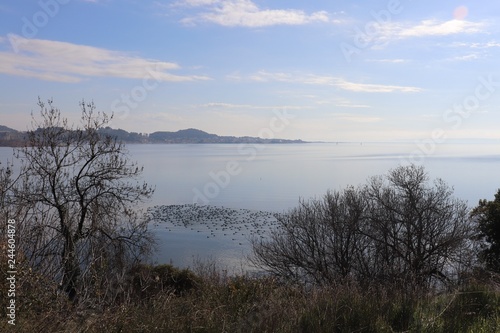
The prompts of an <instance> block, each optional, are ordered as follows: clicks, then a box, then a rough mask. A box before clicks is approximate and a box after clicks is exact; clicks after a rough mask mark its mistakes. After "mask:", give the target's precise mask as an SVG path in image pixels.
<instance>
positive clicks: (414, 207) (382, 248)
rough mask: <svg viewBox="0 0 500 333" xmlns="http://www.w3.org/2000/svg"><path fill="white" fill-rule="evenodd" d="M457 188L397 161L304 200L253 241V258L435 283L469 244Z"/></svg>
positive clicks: (305, 277)
mask: <svg viewBox="0 0 500 333" xmlns="http://www.w3.org/2000/svg"><path fill="white" fill-rule="evenodd" d="M452 192H453V191H452V189H451V188H450V187H448V186H447V185H446V184H445V183H444V182H443V181H441V180H436V181H435V182H434V184H433V186H429V185H428V176H427V174H426V173H425V170H424V168H423V167H417V166H414V165H411V166H405V167H399V168H396V169H394V170H391V171H390V172H389V173H388V175H387V176H379V177H373V178H371V179H370V180H369V181H368V183H367V185H365V186H362V187H359V188H358V189H354V188H347V189H346V190H344V191H343V192H328V193H327V194H326V195H325V196H324V197H323V199H322V200H310V201H308V202H301V204H300V206H299V207H298V208H295V209H293V210H291V211H290V212H289V213H288V214H285V215H284V216H283V217H281V218H280V219H279V228H278V229H277V230H275V231H274V232H273V233H272V234H271V236H270V238H269V239H263V240H254V242H253V250H254V257H253V260H254V262H256V263H257V264H259V265H260V266H261V267H264V268H265V269H267V270H268V271H270V272H272V273H274V274H276V275H279V276H281V277H284V278H287V279H293V280H296V281H303V282H304V281H305V282H313V283H316V284H328V283H332V282H335V281H338V280H345V279H346V278H348V279H353V280H356V281H358V282H360V283H363V284H366V283H379V284H380V283H382V284H399V285H402V283H407V284H410V285H412V286H416V287H419V288H429V287H431V286H432V285H433V283H435V282H436V281H445V280H448V279H449V278H451V277H452V272H453V271H455V272H456V268H457V265H458V266H459V265H460V264H461V263H462V260H463V259H464V258H463V257H462V256H463V254H464V253H466V252H467V250H468V248H469V245H470V237H471V235H472V234H471V231H472V229H471V223H470V220H469V218H468V208H467V205H466V204H465V202H463V201H461V200H458V199H455V198H453V197H452ZM454 265H455V266H454Z"/></svg>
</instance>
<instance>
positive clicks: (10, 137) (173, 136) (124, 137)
mask: <svg viewBox="0 0 500 333" xmlns="http://www.w3.org/2000/svg"><path fill="white" fill-rule="evenodd" d="M100 133H102V134H104V135H109V136H111V137H115V138H117V139H118V140H120V141H123V142H125V143H164V144H167V143H177V144H179V143H304V142H305V141H302V140H284V139H262V138H257V137H249V136H245V137H235V136H219V135H216V134H210V133H207V132H204V131H201V130H198V129H195V128H189V129H184V130H180V131H177V132H166V131H160V132H154V133H151V134H146V133H136V132H127V131H125V130H122V129H113V128H111V127H106V128H103V129H101V130H100ZM23 138H24V132H18V131H16V130H13V129H11V128H8V127H6V126H2V125H0V146H19V145H21V144H22V143H23V140H24V139H23Z"/></svg>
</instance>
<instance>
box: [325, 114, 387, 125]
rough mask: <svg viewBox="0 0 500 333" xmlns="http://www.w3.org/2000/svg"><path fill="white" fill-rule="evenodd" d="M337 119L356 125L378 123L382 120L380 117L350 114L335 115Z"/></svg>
mask: <svg viewBox="0 0 500 333" xmlns="http://www.w3.org/2000/svg"><path fill="white" fill-rule="evenodd" d="M334 117H335V118H337V119H339V120H345V121H350V122H355V123H376V122H379V121H381V120H382V118H380V117H375V116H366V115H355V114H349V113H337V114H335V115H334Z"/></svg>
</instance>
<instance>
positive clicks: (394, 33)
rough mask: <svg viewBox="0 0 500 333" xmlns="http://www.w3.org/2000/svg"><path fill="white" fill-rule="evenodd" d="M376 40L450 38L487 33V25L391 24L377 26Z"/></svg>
mask: <svg viewBox="0 0 500 333" xmlns="http://www.w3.org/2000/svg"><path fill="white" fill-rule="evenodd" d="M377 27H378V29H377V35H379V36H376V37H375V38H379V39H382V40H392V39H405V38H411V37H428V36H448V35H455V34H474V33H482V32H486V27H487V23H485V22H471V21H466V20H455V19H454V20H448V21H438V20H434V19H433V20H424V21H421V22H419V23H418V24H416V25H410V24H403V23H398V22H390V23H386V24H382V25H378V26H377Z"/></svg>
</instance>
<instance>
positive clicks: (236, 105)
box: [200, 102, 311, 110]
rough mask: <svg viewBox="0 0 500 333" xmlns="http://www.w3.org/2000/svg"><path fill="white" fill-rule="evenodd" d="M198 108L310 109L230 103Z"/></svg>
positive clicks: (304, 107)
mask: <svg viewBox="0 0 500 333" xmlns="http://www.w3.org/2000/svg"><path fill="white" fill-rule="evenodd" d="M200 106H201V107H205V108H211V109H255V110H273V109H276V110H277V109H280V110H283V109H287V110H304V109H310V108H311V107H308V106H296V105H250V104H232V103H222V102H210V103H206V104H202V105H200Z"/></svg>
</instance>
